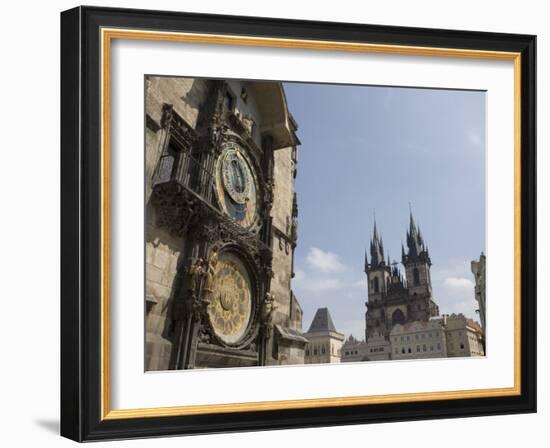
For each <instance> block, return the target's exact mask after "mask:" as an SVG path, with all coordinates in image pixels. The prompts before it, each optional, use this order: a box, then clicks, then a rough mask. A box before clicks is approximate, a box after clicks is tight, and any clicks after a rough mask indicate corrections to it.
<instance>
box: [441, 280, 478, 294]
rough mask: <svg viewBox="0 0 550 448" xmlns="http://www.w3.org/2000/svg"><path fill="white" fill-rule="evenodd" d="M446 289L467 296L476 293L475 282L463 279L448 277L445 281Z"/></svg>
mask: <svg viewBox="0 0 550 448" xmlns="http://www.w3.org/2000/svg"><path fill="white" fill-rule="evenodd" d="M443 285H444V286H445V288H447V289H448V290H450V292H453V293H455V294H461V293H462V294H467V295H472V294H473V291H474V286H475V285H474V282H473V281H472V280H470V279H468V278H463V277H447V278H446V279H445V280H444V281H443Z"/></svg>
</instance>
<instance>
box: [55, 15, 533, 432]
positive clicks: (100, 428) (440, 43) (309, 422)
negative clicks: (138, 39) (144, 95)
mask: <svg viewBox="0 0 550 448" xmlns="http://www.w3.org/2000/svg"><path fill="white" fill-rule="evenodd" d="M102 27H110V28H129V29H147V30H161V31H172V32H196V33H208V34H223V35H246V36H257V37H269V38H285V39H304V40H318V41H323V40H328V41H338V42H364V43H375V44H392V45H402V46H417V47H438V48H450V49H452V48H461V49H469V50H487V51H503V52H517V53H521V154H520V157H521V229H522V231H521V241H520V247H521V252H520V253H521V309H520V321H521V359H520V373H521V376H520V378H521V380H520V381H521V393H520V394H519V395H516V396H504V397H488V398H470V399H453V400H434V401H423V402H408V403H391V404H368V405H353V406H347V405H346V406H334V407H319V408H307V409H287V410H267V411H253V412H232V413H215V414H207V415H187V416H164V417H143V418H128V419H125V418H122V419H111V420H109V419H103V420H102V418H101V415H102V412H101V350H100V337H101V287H102V286H101V253H100V244H99V241H100V233H101V212H102V210H101V185H100V177H101V176H100V174H101V171H100V170H101V160H100V158H101V153H100V149H99V148H100V138H101V134H100V132H101V124H100V119H99V117H100V114H101V110H100V98H101V83H100V77H101V70H100V29H101V28H102ZM535 58H536V36H532V35H518V34H502V33H487V32H473V31H455V30H440V29H422V28H405V27H393V26H379V25H361V24H350V23H328V22H313V21H297V20H281V19H272V18H256V17H237V16H222V15H205V14H190V13H181V12H166V11H144V10H132V9H111V8H99V7H77V8H74V9H71V10H68V11H65V12H63V13H61V322H62V324H61V435H63V436H65V437H68V438H70V439H73V440H76V441H92V440H103V439H121V438H140V437H153V436H162V435H184V434H198V433H214V432H232V431H247V430H269V429H282V428H300V427H315V426H331V425H343V424H364V423H375V422H389V421H403V420H419V419H436V418H452V417H470V416H481V415H499V414H511V413H529V412H536V388H537V378H536V342H537V341H536V292H537V291H536V271H537V254H536V252H537V248H536V241H537V237H536V148H535V141H536V60H535Z"/></svg>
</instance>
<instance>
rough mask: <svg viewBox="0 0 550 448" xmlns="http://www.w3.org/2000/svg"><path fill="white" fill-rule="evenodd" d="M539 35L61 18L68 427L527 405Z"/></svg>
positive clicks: (207, 426)
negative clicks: (536, 59)
mask: <svg viewBox="0 0 550 448" xmlns="http://www.w3.org/2000/svg"><path fill="white" fill-rule="evenodd" d="M535 43H536V39H535V36H529V35H515V34H496V33H482V32H471V31H450V30H437V29H418V28H403V27H392V26H371V25H359V24H348V23H323V22H308V21H291V20H280V19H267V18H251V17H231V16H216V15H201V14H188V13H175V12H163V11H141V10H123V9H109V8H95V7H78V8H75V9H72V10H69V11H65V12H63V13H62V14H61V62H62V64H61V83H62V84H61V87H62V88H61V103H62V116H61V131H62V132H61V136H62V139H61V168H62V190H61V199H62V217H61V218H62V220H61V221H62V229H61V231H62V265H61V270H62V296H61V301H62V306H61V309H62V328H61V349H62V365H61V412H62V415H61V433H62V435H64V436H66V437H69V438H71V439H74V440H78V441H89V440H100V439H118V438H134V437H149V436H159V435H177V434H195V433H208V432H222V431H223V432H228V431H244V430H258V429H277V428H296V427H308V426H326V425H340V424H358V423H369V422H383V421H399V420H413V419H431V418H448V417H462V416H477V415H491V414H492V415H495V414H508V413H524V412H535V411H536V338H535V335H536V209H535V207H536V192H535V185H536V179H535V163H536V159H535V155H536V154H535V124H536V120H535V88H536V83H535V74H536V73H535Z"/></svg>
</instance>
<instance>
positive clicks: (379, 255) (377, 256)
mask: <svg viewBox="0 0 550 448" xmlns="http://www.w3.org/2000/svg"><path fill="white" fill-rule="evenodd" d="M370 262H371V263H370V265H371V268H376V267H378V266H379V265H381V264H383V263H384V243H383V242H382V238H381V237H380V235H379V234H378V229H377V227H376V219H375V220H374V230H373V236H372V239H371V242H370Z"/></svg>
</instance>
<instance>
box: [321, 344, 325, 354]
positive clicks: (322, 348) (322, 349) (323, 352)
mask: <svg viewBox="0 0 550 448" xmlns="http://www.w3.org/2000/svg"><path fill="white" fill-rule="evenodd" d="M321 353H322V354H323V355H324V354H325V353H326V350H325V346H324V345H323V346H322V347H321Z"/></svg>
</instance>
